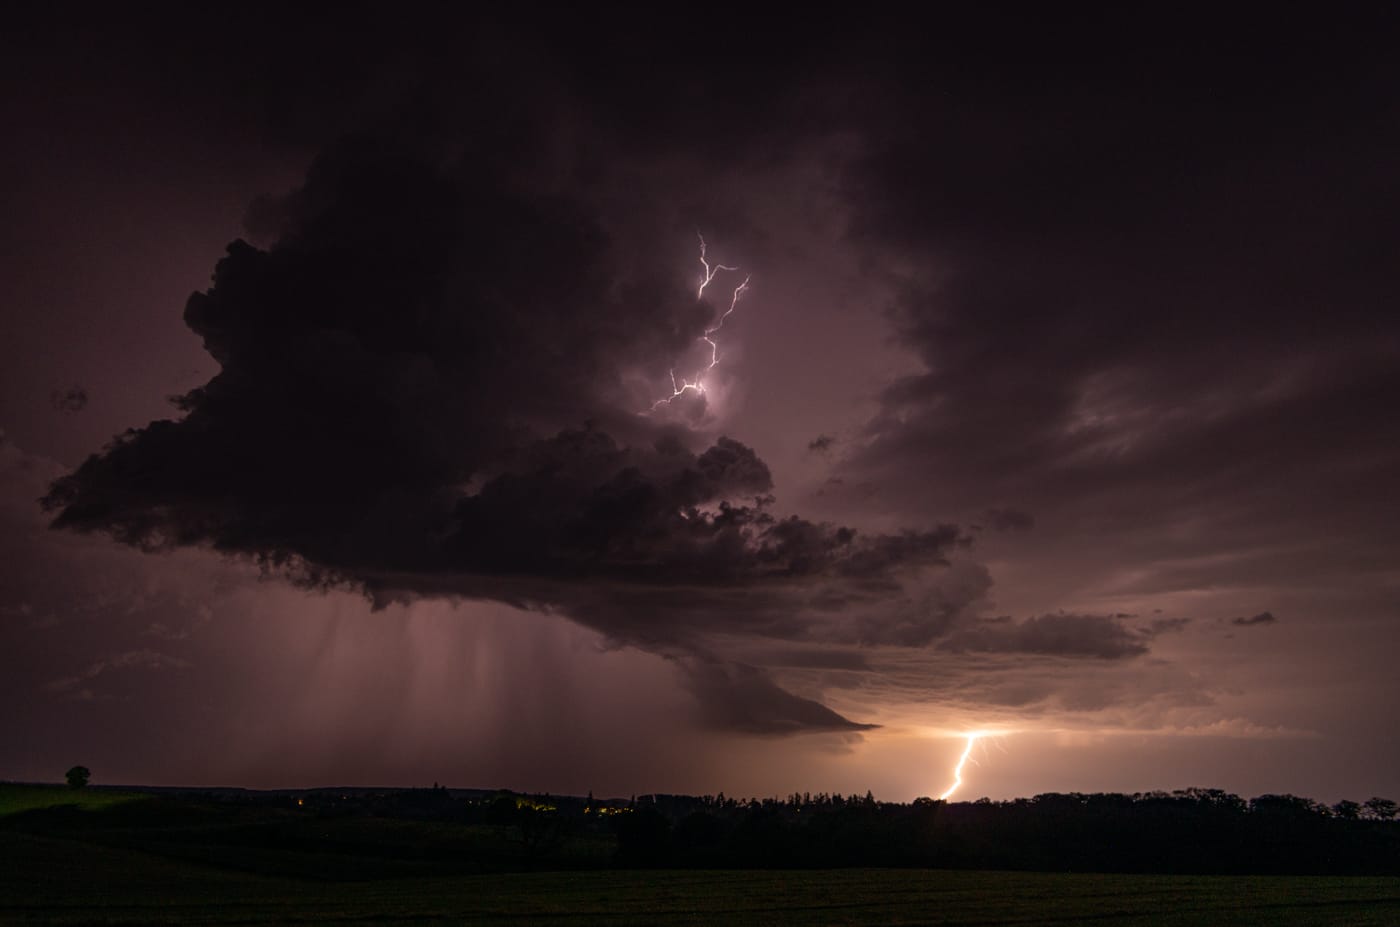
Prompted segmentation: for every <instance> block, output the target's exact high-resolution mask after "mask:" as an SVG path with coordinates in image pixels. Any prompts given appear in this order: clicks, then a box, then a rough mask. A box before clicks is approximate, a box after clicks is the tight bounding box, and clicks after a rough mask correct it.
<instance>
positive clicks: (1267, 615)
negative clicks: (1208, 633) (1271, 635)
mask: <svg viewBox="0 0 1400 927" xmlns="http://www.w3.org/2000/svg"><path fill="white" fill-rule="evenodd" d="M1276 621H1278V619H1277V618H1275V617H1274V614H1273V612H1260V613H1259V614H1257V615H1250V616H1249V617H1248V618H1245V617H1243V616H1241V617H1239V618H1231V619H1230V623H1231V624H1234V625H1239V626H1240V627H1245V628H1247V627H1250V626H1252V625H1258V624H1273V623H1274V622H1276Z"/></svg>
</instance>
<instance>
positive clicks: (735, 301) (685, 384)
mask: <svg viewBox="0 0 1400 927" xmlns="http://www.w3.org/2000/svg"><path fill="white" fill-rule="evenodd" d="M695 235H696V237H697V238H699V239H700V266H701V267H703V268H704V269H705V274H704V277H703V278H702V279H701V281H700V287H699V288H698V289H697V290H696V291H695V298H696V299H704V298H705V287H707V286H709V285H710V282H711V281H712V280H714V279H715V275H716V274H718V273H719V272H720V271H722V270H727V271H738V270H739V268H738V267H730V266H729V265H728V264H711V263H710V261H709V258H708V257H707V256H706V252H705V236H704V235H701V234H700V233H699V232H698V231H697V232H696V233H695ZM749 279H750V275H748V274H745V275H744V279H743V280H742V281H741V282H740V283H739V285H738V286H736V287H735V288H734V292H733V294H732V295H731V296H730V297H729V308H728V309H726V310H725V311H724V314H723V315H721V316H720V317H719V319H718V320H717V321H716V322H715V324H713V325H711V326H710V327H709V328H707V329H705V333H704V334H703V335H701V336H700V340H701V341H703V342H705V343H706V344H708V345H709V346H710V362H709V363H708V364H707V365H705V368H704V369H703V370H701V371H700V372H699V373H697V374H696V375H695V377H694V379H691V380H679V381H677V380H676V370H675V368H674V367H673V368H671V395H669V396H663V397H662V398H660V399H658V400H656V401H655V402H653V403H652V404H651V408H649V409H645V410H643V411H642V413H641V414H642V415H646V414H648V413H651V412H655V411H656V410H657V409H659V408H661V407H662V406H665V405H670V404H671V402H672V401H674V400H675V399H677V398H678V397H680V396H681V395H683V394H685V393H695V394H697V395H703V394H704V392H705V380H704V377H705V374H707V373H709V372H710V371H711V370H713V369H714V368H715V366H716V365H717V364H719V344H718V342H716V341H715V339H714V338H713V337H712V336H713V335H714V334H715V333H716V332H718V331H719V330H720V329H721V328H723V327H724V320H725V319H727V318H729V316H730V315H731V314H733V312H734V307H735V306H737V305H739V297H740V296H742V295H743V294H744V291H745V290H747V289H748V288H749Z"/></svg>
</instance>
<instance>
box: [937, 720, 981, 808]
mask: <svg viewBox="0 0 1400 927" xmlns="http://www.w3.org/2000/svg"><path fill="white" fill-rule="evenodd" d="M981 736H982V732H981V731H973V732H972V733H971V734H968V735H967V746H966V747H963V752H962V756H960V757H958V765H957V766H954V767H953V784H952V785H950V786H948V789H947V791H945V792H944V793H943V794H942V795H940V796H938V800H939V801H946V800H947V799H948V796H949V795H952V794H953V793H954V792H956V791H957V790H958V788H959V787H961V786H962V784H963V779H962V772H963V767H964V766H966V765H967V761H968V758H969V757H971V756H972V745H973V744H975V743H977V739H978V738H979V737H981ZM973 762H976V760H974V761H973Z"/></svg>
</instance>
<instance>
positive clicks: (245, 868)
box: [0, 788, 1400, 927]
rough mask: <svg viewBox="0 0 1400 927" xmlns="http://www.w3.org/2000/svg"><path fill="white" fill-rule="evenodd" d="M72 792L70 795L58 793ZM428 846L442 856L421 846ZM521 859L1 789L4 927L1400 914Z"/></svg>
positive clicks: (377, 826) (1328, 889)
mask: <svg viewBox="0 0 1400 927" xmlns="http://www.w3.org/2000/svg"><path fill="white" fill-rule="evenodd" d="M72 800H77V801H79V802H80V804H81V805H82V806H81V807H71V806H70V807H64V806H61V805H57V804H54V803H56V802H59V801H72ZM46 803H47V804H48V806H47V807H46ZM270 828H271V829H270ZM273 833H275V834H276V836H277V839H276V841H275V843H273V842H269V840H268V836H269V835H270V834H273ZM420 845H433V846H435V847H436V848H437V849H438V851H439V852H435V853H434V854H433V855H431V856H423V857H416V856H415V855H414V854H413V853H412V852H411V848H412V847H415V846H420ZM448 847H450V848H452V850H453V851H452V852H451V853H445V852H441V851H442V850H443V848H448ZM598 849H599V847H596V846H594V845H592V844H590V843H588V842H587V841H584V842H582V843H580V844H578V845H577V846H576V847H575V848H574V849H573V850H571V851H570V853H571V854H573V857H574V858H575V860H576V861H577V860H578V859H580V858H582V859H586V858H588V857H589V856H590V855H593V854H595V853H596V852H597V850H598ZM518 851H519V843H518V841H517V840H516V839H515V837H514V836H513V830H512V828H509V827H505V828H495V827H491V826H481V827H475V826H473V827H454V826H451V825H445V824H442V823H438V822H415V821H405V820H389V819H375V818H346V819H335V818H327V817H323V816H318V817H306V816H298V815H295V814H291V813H288V814H285V815H281V814H269V813H268V812H267V810H266V809H248V808H242V807H236V806H227V805H213V806H204V805H201V804H199V803H197V802H190V801H177V802H170V801H153V800H152V799H150V798H149V797H142V796H121V795H118V794H115V793H101V792H95V793H94V792H88V793H80V794H79V795H72V796H70V795H64V794H63V793H62V792H60V791H55V792H53V793H51V794H50V795H49V796H47V797H46V796H45V795H43V794H39V793H37V792H17V791H16V790H14V789H13V788H11V789H10V790H9V791H8V794H3V795H0V922H3V923H33V924H94V923H97V924H102V923H108V924H253V923H299V922H301V923H309V922H326V921H332V922H333V921H345V922H354V923H374V924H378V923H415V924H421V923H471V924H530V923H541V924H551V925H561V927H567V925H582V924H949V925H951V924H968V925H972V924H1025V925H1033V924H1080V923H1092V924H1108V925H1148V924H1210V925H1242V924H1260V925H1263V924H1268V925H1305V924H1347V925H1394V924H1400V878H1394V877H1346V876H1188V875H1175V876H1154V875H1133V874H1114V875H1101V874H1089V873H1082V874H1081V873H1030V872H982V871H951V870H929V869H841V870H801V871H793V870H764V871H752V870H727V871H713V870H689V871H673V870H661V869H651V870H626V869H614V868H576V869H574V870H572V871H537V872H528V871H526V872H522V871H495V872H492V871H487V870H486V868H485V866H484V865H483V863H484V862H485V861H487V860H501V859H503V858H504V859H505V861H506V862H507V863H511V862H512V861H511V859H510V857H511V854H512V853H518ZM519 862H520V859H519V857H518V856H517V857H516V858H515V859H514V863H519ZM386 874H387V875H386Z"/></svg>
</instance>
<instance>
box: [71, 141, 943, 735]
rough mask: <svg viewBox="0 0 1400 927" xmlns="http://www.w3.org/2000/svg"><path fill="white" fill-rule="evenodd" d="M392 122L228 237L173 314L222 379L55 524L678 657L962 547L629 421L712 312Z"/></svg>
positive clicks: (505, 184)
mask: <svg viewBox="0 0 1400 927" xmlns="http://www.w3.org/2000/svg"><path fill="white" fill-rule="evenodd" d="M389 138H390V140H388V141H386V140H385V138H384V137H382V136H375V135H364V136H360V137H357V138H355V139H352V140H349V141H346V142H345V143H343V144H339V145H336V146H334V147H333V148H331V149H330V150H329V151H328V152H327V153H325V154H324V155H323V156H322V157H320V158H318V159H317V161H316V162H315V164H314V165H313V166H312V168H311V170H310V172H309V174H308V177H307V180H306V183H305V185H304V186H303V187H302V188H301V189H300V190H298V191H297V192H296V193H294V194H293V195H291V196H289V197H287V198H285V199H284V200H283V201H282V202H281V203H279V204H277V209H276V210H272V211H275V212H277V213H278V214H279V215H280V216H281V222H282V228H281V232H280V235H279V237H278V239H277V241H276V242H275V243H274V244H273V245H272V246H271V247H268V248H266V249H264V248H258V247H255V246H253V245H251V244H249V243H247V242H244V241H235V242H234V243H232V244H231V245H230V246H229V247H228V253H227V255H226V256H225V257H224V258H223V260H221V261H220V262H219V264H218V266H217V268H216V270H215V273H214V277H213V283H212V286H211V287H210V288H209V289H208V290H207V291H206V292H203V293H196V294H194V295H193V296H192V297H190V299H189V302H188V304H187V306H186V308H185V321H186V324H187V325H188V326H189V327H190V329H191V330H192V331H193V332H195V333H196V334H197V335H198V336H199V337H200V338H201V339H202V340H203V345H204V348H205V350H206V351H207V352H208V353H209V354H210V355H211V356H212V357H213V358H214V359H215V360H216V361H217V362H218V364H219V366H220V370H219V373H217V374H216V375H215V376H214V377H213V378H212V379H211V380H210V381H209V382H208V383H206V384H205V385H203V386H201V387H199V388H197V389H194V390H192V391H190V392H189V393H187V394H185V395H183V396H181V397H179V398H178V400H177V405H178V407H179V409H180V410H181V411H182V412H183V413H184V414H183V417H182V418H180V419H178V420H171V421H157V422H152V423H151V424H150V425H148V426H146V427H144V428H140V429H133V430H130V431H128V432H126V433H125V434H123V435H121V436H119V437H118V438H117V439H116V440H114V441H113V442H112V443H111V444H110V445H109V446H108V447H107V448H105V449H104V450H103V451H102V452H101V453H100V454H97V455H94V456H92V457H90V458H89V459H88V460H87V461H85V462H84V463H83V464H82V465H81V466H80V467H79V468H78V469H77V470H76V471H74V472H73V473H71V474H69V475H68V476H65V477H63V478H61V479H59V480H57V481H56V482H55V483H54V484H53V487H52V489H51V491H50V492H49V494H48V495H47V496H46V498H45V500H44V504H45V507H46V508H47V509H48V510H49V511H50V512H52V513H54V516H55V518H54V524H55V526H57V527H60V528H66V529H72V530H77V531H84V532H104V533H107V534H110V535H111V536H113V537H114V538H116V539H117V540H119V541H121V542H123V543H126V544H129V545H133V546H136V547H139V548H141V549H144V550H150V551H156V550H166V549H171V548H177V547H186V546H208V547H212V548H214V549H216V550H218V551H221V552H224V553H228V554H233V555H241V556H247V557H252V558H255V559H256V560H258V561H259V562H261V563H262V564H263V565H264V566H265V567H267V568H269V569H273V570H277V571H279V572H282V573H284V574H285V575H289V576H292V577H293V578H295V579H297V580H299V581H301V582H304V583H307V584H311V585H338V584H345V585H349V586H353V587H355V588H359V589H361V590H363V591H365V592H366V593H367V594H368V595H370V596H371V597H373V598H374V599H375V600H376V601H377V602H380V603H381V604H382V603H387V602H390V601H393V600H397V599H412V598H415V597H421V596H449V597H469V598H490V599H497V600H501V601H505V602H510V603H513V604H518V605H524V606H528V607H536V608H545V609H559V610H562V611H564V612H565V613H566V614H569V615H570V616H571V617H574V618H576V619H577V620H579V621H581V622H583V623H585V624H588V625H590V626H592V627H595V628H597V629H598V630H600V631H602V632H603V633H605V634H607V635H609V636H610V637H612V638H614V639H616V640H619V641H623V642H627V643H634V644H637V645H639V646H646V647H649V648H651V649H653V650H656V651H658V652H662V653H666V654H668V655H679V656H685V655H686V654H692V653H697V652H701V643H700V642H701V640H702V639H703V637H704V635H705V634H706V633H707V632H711V631H715V630H726V631H732V632H735V633H746V634H761V635H771V636H775V637H786V638H796V637H805V636H808V635H810V634H811V633H812V632H811V631H810V630H809V629H807V628H805V627H804V618H803V616H802V613H801V609H802V608H803V607H804V605H805V604H806V603H807V602H808V601H809V600H814V599H818V598H820V599H821V600H822V601H823V602H827V603H830V602H835V601H843V602H853V603H855V604H857V605H864V604H866V603H870V602H875V601H878V600H881V599H883V598H888V597H891V596H897V595H898V593H899V591H900V589H901V586H902V583H903V581H904V578H905V577H906V576H907V575H909V574H911V573H913V572H917V571H919V570H920V569H922V568H926V567H930V566H938V565H942V564H944V563H946V555H947V553H948V552H949V551H950V550H952V549H954V548H956V547H959V546H962V545H965V544H966V539H965V538H964V537H963V536H962V535H961V533H960V532H959V531H958V530H957V529H956V528H954V527H952V526H947V525H943V526H939V527H936V528H934V529H932V530H906V531H903V532H899V533H894V534H883V535H878V534H877V535H871V534H864V533H859V532H856V531H854V530H852V529H849V528H844V527H840V526H837V525H831V524H825V523H818V522H813V521H810V520H807V519H803V518H800V517H797V516H785V517H780V516H778V515H775V514H772V513H771V512H770V508H771V506H772V502H773V500H772V497H771V496H770V495H769V491H770V490H771V489H772V477H771V474H770V473H769V470H768V467H767V466H766V465H765V464H764V462H763V461H762V460H760V459H759V458H758V457H757V455H756V454H754V452H753V451H752V450H751V449H750V448H749V447H747V446H745V445H744V444H742V443H740V442H738V441H735V440H732V439H729V438H726V437H719V438H717V439H714V440H713V441H712V442H711V443H710V444H709V446H708V447H705V446H703V444H702V446H701V447H700V448H696V449H693V448H692V447H691V445H692V444H693V443H695V442H696V437H695V435H694V434H693V433H692V432H691V431H689V430H688V429H686V428H683V427H680V426H677V425H670V424H666V422H665V421H664V420H663V419H664V416H657V417H656V418H655V419H653V418H651V417H648V416H643V415H639V414H638V410H639V409H645V408H647V407H648V406H649V402H648V399H649V397H650V396H653V395H654V392H653V391H654V390H655V389H657V388H658V384H660V383H663V382H665V377H666V371H667V369H668V367H669V366H670V364H671V363H673V362H674V361H675V358H676V357H677V355H678V354H681V353H682V352H684V351H686V350H687V349H691V348H693V346H694V345H695V343H696V342H697V340H698V338H699V336H700V335H701V334H702V333H703V332H704V331H705V329H706V327H707V326H708V325H710V324H713V322H714V321H715V319H716V318H717V317H718V315H717V310H716V308H715V306H714V305H712V304H711V303H709V302H708V301H705V300H697V299H696V297H695V294H694V291H693V290H690V289H689V285H688V284H687V283H686V282H685V281H684V279H683V278H682V277H680V276H679V275H675V274H673V273H667V272H666V271H667V263H666V261H665V260H663V259H662V256H661V255H658V254H637V253H632V252H629V253H626V254H623V253H619V252H618V250H617V249H618V247H619V245H618V243H617V241H616V240H615V239H614V238H613V237H612V236H610V235H609V233H608V232H607V231H606V229H605V223H604V221H603V220H602V219H600V217H599V215H598V213H597V211H596V207H595V204H593V203H591V202H589V201H588V200H587V199H586V198H584V197H581V196H579V195H570V194H565V193H561V192H559V191H557V190H554V189H548V190H543V191H542V190H541V189H540V187H541V184H540V183H539V182H538V179H537V178H532V177H530V176H527V175H523V174H521V173H520V172H519V171H518V170H517V169H516V168H515V166H514V165H513V164H506V163H505V162H506V161H508V160H509V159H507V158H505V157H504V155H503V153H502V152H501V151H500V150H498V149H497V148H496V147H474V145H475V140H474V139H472V138H470V137H469V138H467V139H465V140H463V141H462V143H461V144H459V145H455V146H443V145H441V144H438V143H434V144H422V143H419V142H414V141H410V142H404V141H403V140H402V138H401V137H399V136H397V135H394V136H390V137H389ZM531 144H533V142H532V143H531ZM445 149H447V150H450V153H449V154H444V153H443V152H444V150H445ZM527 149H528V146H527ZM529 150H533V149H529ZM615 219H616V217H614V220H615ZM648 268H654V269H648ZM703 403H704V397H703V396H702V397H699V398H698V400H697V408H698V409H699V410H701V411H703ZM828 610H829V609H828ZM705 666H706V667H707V668H706V669H704V670H703V671H696V672H693V673H691V679H692V682H693V686H694V688H695V691H696V692H697V694H698V695H699V696H700V697H701V699H702V702H703V703H705V704H706V705H709V706H710V707H709V708H707V710H711V709H712V710H713V714H712V716H711V717H712V720H714V721H715V722H716V723H730V724H732V725H733V726H735V727H738V728H740V729H743V730H749V731H761V732H782V731H791V730H798V729H802V728H804V727H807V728H813V729H832V728H845V729H855V728H856V727H857V726H854V725H852V724H851V723H850V722H846V721H845V720H844V719H840V718H839V717H838V716H836V715H834V714H833V713H832V712H830V711H829V710H827V709H825V708H823V707H822V706H820V705H818V704H817V703H815V702H810V701H808V700H805V699H801V698H798V697H797V696H793V695H790V694H788V693H786V692H783V691H782V690H781V689H780V688H778V687H777V685H776V684H775V683H773V682H772V681H771V680H770V679H768V678H767V676H766V675H764V674H763V673H762V671H761V670H758V669H756V668H742V669H741V668H724V667H722V666H720V665H719V664H718V663H714V662H710V663H706V664H705ZM725 685H732V686H733V692H732V694H731V695H730V696H723V697H722V696H721V695H719V694H718V693H719V692H720V690H721V689H722V688H723V687H724V686H725ZM711 703H713V704H712V705H711Z"/></svg>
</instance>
